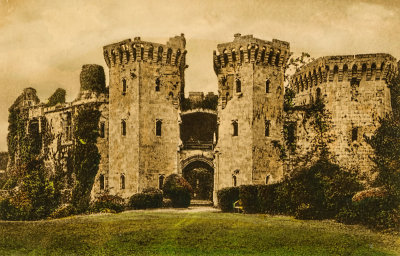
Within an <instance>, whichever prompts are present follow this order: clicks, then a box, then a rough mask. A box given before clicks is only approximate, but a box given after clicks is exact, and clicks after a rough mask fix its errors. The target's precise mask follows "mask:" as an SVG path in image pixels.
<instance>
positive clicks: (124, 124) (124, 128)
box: [121, 119, 126, 136]
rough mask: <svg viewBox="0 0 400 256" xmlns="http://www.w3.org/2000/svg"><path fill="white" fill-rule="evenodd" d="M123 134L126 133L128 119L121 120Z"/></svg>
mask: <svg viewBox="0 0 400 256" xmlns="http://www.w3.org/2000/svg"><path fill="white" fill-rule="evenodd" d="M121 134H122V136H125V135H126V121H125V120H123V119H122V120H121Z"/></svg>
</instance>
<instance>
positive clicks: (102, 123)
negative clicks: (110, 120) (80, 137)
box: [100, 122, 106, 138]
mask: <svg viewBox="0 0 400 256" xmlns="http://www.w3.org/2000/svg"><path fill="white" fill-rule="evenodd" d="M105 130H106V124H105V123H104V122H101V123H100V138H104V137H105Z"/></svg>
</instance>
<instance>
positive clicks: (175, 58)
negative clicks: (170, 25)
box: [103, 34, 186, 68]
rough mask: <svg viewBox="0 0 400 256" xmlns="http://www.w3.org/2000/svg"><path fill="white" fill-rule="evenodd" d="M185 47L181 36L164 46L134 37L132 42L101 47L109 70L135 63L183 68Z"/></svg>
mask: <svg viewBox="0 0 400 256" xmlns="http://www.w3.org/2000/svg"><path fill="white" fill-rule="evenodd" d="M185 46H186V40H185V37H184V35H183V34H181V35H180V36H175V37H172V38H170V39H169V40H168V42H167V43H166V44H157V43H152V42H146V41H142V40H141V38H140V37H135V38H134V39H133V40H131V39H126V40H124V41H121V42H119V43H114V44H110V45H106V46H104V47H103V53H104V59H105V61H106V63H107V66H108V67H109V68H110V67H114V66H116V65H123V64H128V63H130V62H136V61H137V62H141V61H143V62H151V63H153V64H158V65H171V66H178V67H180V68H185V66H186V63H185V55H186V50H185Z"/></svg>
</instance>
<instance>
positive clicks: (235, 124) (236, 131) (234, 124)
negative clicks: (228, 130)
mask: <svg viewBox="0 0 400 256" xmlns="http://www.w3.org/2000/svg"><path fill="white" fill-rule="evenodd" d="M232 128H233V134H232V135H233V136H238V135H239V125H238V121H237V120H234V121H232Z"/></svg>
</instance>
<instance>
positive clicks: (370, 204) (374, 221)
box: [335, 197, 400, 230]
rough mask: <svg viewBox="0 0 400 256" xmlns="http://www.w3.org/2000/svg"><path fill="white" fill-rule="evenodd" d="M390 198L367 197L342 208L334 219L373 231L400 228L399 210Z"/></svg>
mask: <svg viewBox="0 0 400 256" xmlns="http://www.w3.org/2000/svg"><path fill="white" fill-rule="evenodd" d="M392 204H393V202H391V198H390V197H384V198H379V197H369V198H365V199H362V200H360V201H358V202H353V203H352V204H351V205H349V206H348V207H346V208H342V209H341V211H340V212H339V213H338V214H337V215H336V217H335V219H336V220H337V221H339V222H342V223H345V224H361V225H364V226H367V227H369V228H373V229H379V230H383V229H395V230H399V228H400V209H399V208H395V207H393V205H392Z"/></svg>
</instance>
